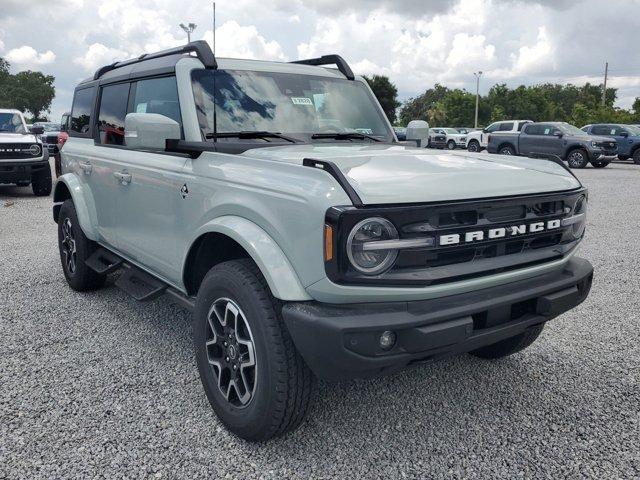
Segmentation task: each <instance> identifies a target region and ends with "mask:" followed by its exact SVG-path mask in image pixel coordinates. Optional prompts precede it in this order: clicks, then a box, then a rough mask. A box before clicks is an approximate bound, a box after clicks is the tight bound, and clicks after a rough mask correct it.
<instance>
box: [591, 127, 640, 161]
mask: <svg viewBox="0 0 640 480" xmlns="http://www.w3.org/2000/svg"><path fill="white" fill-rule="evenodd" d="M582 130H583V131H584V132H586V133H588V134H589V135H597V136H600V137H608V138H612V139H614V140H615V141H616V143H617V144H618V158H619V159H620V160H628V159H629V158H632V159H633V162H634V163H635V164H636V165H640V127H635V126H633V125H619V124H611V123H600V124H597V125H586V126H584V127H582Z"/></svg>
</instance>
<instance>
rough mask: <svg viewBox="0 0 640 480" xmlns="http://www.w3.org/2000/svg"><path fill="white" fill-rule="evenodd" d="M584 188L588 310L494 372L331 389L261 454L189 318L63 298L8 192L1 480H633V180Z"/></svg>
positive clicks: (16, 199)
mask: <svg viewBox="0 0 640 480" xmlns="http://www.w3.org/2000/svg"><path fill="white" fill-rule="evenodd" d="M578 175H579V176H580V177H581V179H582V180H583V181H584V183H585V184H586V185H587V186H588V187H589V189H590V192H591V197H590V198H591V201H590V207H589V208H590V213H589V227H588V230H587V234H588V236H587V239H586V240H585V242H584V245H583V246H582V251H581V255H582V256H584V257H586V258H588V259H590V260H591V262H592V263H593V264H594V266H595V268H596V276H595V281H594V284H593V290H592V293H591V296H590V297H589V298H588V300H587V301H586V302H585V303H583V304H582V305H581V306H580V307H578V308H576V309H575V310H573V311H571V312H569V313H567V314H565V315H563V316H561V317H559V318H557V319H555V320H553V321H552V322H551V323H550V324H548V326H547V328H546V329H545V332H544V333H543V334H542V336H541V337H540V339H539V340H538V341H537V342H536V343H535V344H534V345H533V346H532V347H530V348H529V349H528V350H526V351H524V352H522V353H521V354H518V355H515V356H513V357H511V358H508V359H505V360H502V361H497V362H487V361H481V360H479V359H475V358H473V357H471V356H462V357H458V358H454V359H451V360H447V361H443V362H441V363H437V364H433V365H428V366H424V367H421V368H419V369H416V370H411V371H407V372H404V373H402V374H399V375H396V376H392V377H387V378H382V379H376V380H372V381H351V382H344V383H339V384H325V383H321V384H320V385H319V392H318V395H317V398H316V402H315V407H314V409H313V411H312V412H311V414H310V415H309V417H308V419H307V421H306V422H305V423H304V424H303V425H302V426H301V428H300V429H298V430H297V431H296V432H293V433H292V434H290V435H288V436H286V437H284V438H279V439H276V440H274V441H271V442H269V443H267V444H260V445H255V444H249V443H246V442H244V441H242V440H239V439H238V438H235V437H234V436H232V435H230V434H229V433H227V432H226V431H225V429H224V428H223V427H222V426H221V424H220V423H219V422H218V421H217V419H216V417H215V415H214V414H213V412H212V410H211V409H210V408H209V405H208V403H207V401H206V398H205V395H204V393H203V390H202V388H201V386H200V380H199V378H198V375H197V371H196V367H195V362H194V357H193V352H192V348H191V331H190V330H191V328H190V316H189V314H187V313H185V312H184V311H182V310H180V309H179V308H178V307H176V306H174V305H172V304H171V303H169V302H168V301H166V300H162V299H161V300H158V301H155V302H153V303H150V304H139V303H136V302H135V301H134V300H133V299H131V298H130V297H128V296H127V295H126V294H125V293H123V292H121V291H120V290H118V289H117V288H115V287H114V286H112V285H110V286H108V287H107V288H105V289H103V290H101V291H99V292H95V293H90V294H78V293H75V292H73V291H72V290H70V289H69V288H68V287H67V285H66V283H65V281H64V279H63V276H62V271H61V267H60V264H59V258H58V254H57V246H56V240H55V238H56V227H55V224H54V223H53V222H52V219H51V199H50V198H35V197H33V196H32V195H31V192H30V189H28V188H22V189H18V188H13V187H0V255H1V256H0V259H1V261H0V317H1V319H2V320H1V323H0V325H1V329H2V330H1V335H0V478H63V477H64V478H71V477H81V478H87V477H108V478H122V477H129V478H131V477H133V478H146V477H151V478H165V477H169V478H176V477H182V478H202V477H205V476H207V477H212V478H333V477H336V478H443V477H447V478H507V477H508V478H513V477H524V478H532V477H536V478H541V477H546V478H549V477H555V478H559V477H570V478H577V477H591V478H607V479H609V478H611V479H612V478H633V477H635V478H638V477H639V476H640V453H639V447H638V445H639V443H640V433H639V432H640V425H639V423H640V393H639V390H640V388H639V385H638V380H639V379H640V351H639V344H640V334H639V332H640V313H639V309H640V300H639V296H638V285H639V284H640V274H639V272H640V245H639V244H638V224H639V223H640V215H639V214H638V210H637V208H638V207H637V204H638V198H640V167H637V166H634V165H631V164H616V165H611V166H609V167H608V168H606V169H603V170H595V169H591V168H589V169H586V170H584V171H579V172H578Z"/></svg>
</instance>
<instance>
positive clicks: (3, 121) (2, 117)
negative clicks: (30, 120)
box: [0, 113, 26, 133]
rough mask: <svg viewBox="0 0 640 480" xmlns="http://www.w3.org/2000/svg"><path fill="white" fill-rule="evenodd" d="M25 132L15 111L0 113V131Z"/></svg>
mask: <svg viewBox="0 0 640 480" xmlns="http://www.w3.org/2000/svg"><path fill="white" fill-rule="evenodd" d="M1 132H10V133H26V130H25V126H24V124H23V123H22V118H20V115H18V114H17V113H0V133H1Z"/></svg>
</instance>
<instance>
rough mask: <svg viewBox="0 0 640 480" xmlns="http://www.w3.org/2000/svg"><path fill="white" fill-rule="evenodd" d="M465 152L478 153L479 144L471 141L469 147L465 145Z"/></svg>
mask: <svg viewBox="0 0 640 480" xmlns="http://www.w3.org/2000/svg"><path fill="white" fill-rule="evenodd" d="M467 150H468V151H470V152H479V151H480V143H479V142H478V141H477V140H471V141H470V142H469V145H467Z"/></svg>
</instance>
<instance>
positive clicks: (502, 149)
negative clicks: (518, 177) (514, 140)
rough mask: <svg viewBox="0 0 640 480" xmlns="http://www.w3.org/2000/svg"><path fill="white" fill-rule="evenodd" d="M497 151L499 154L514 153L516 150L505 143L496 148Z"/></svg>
mask: <svg viewBox="0 0 640 480" xmlns="http://www.w3.org/2000/svg"><path fill="white" fill-rule="evenodd" d="M498 153H499V154H500V155H515V154H516V151H515V150H514V148H513V147H512V146H511V145H505V146H503V147H500V150H498Z"/></svg>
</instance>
